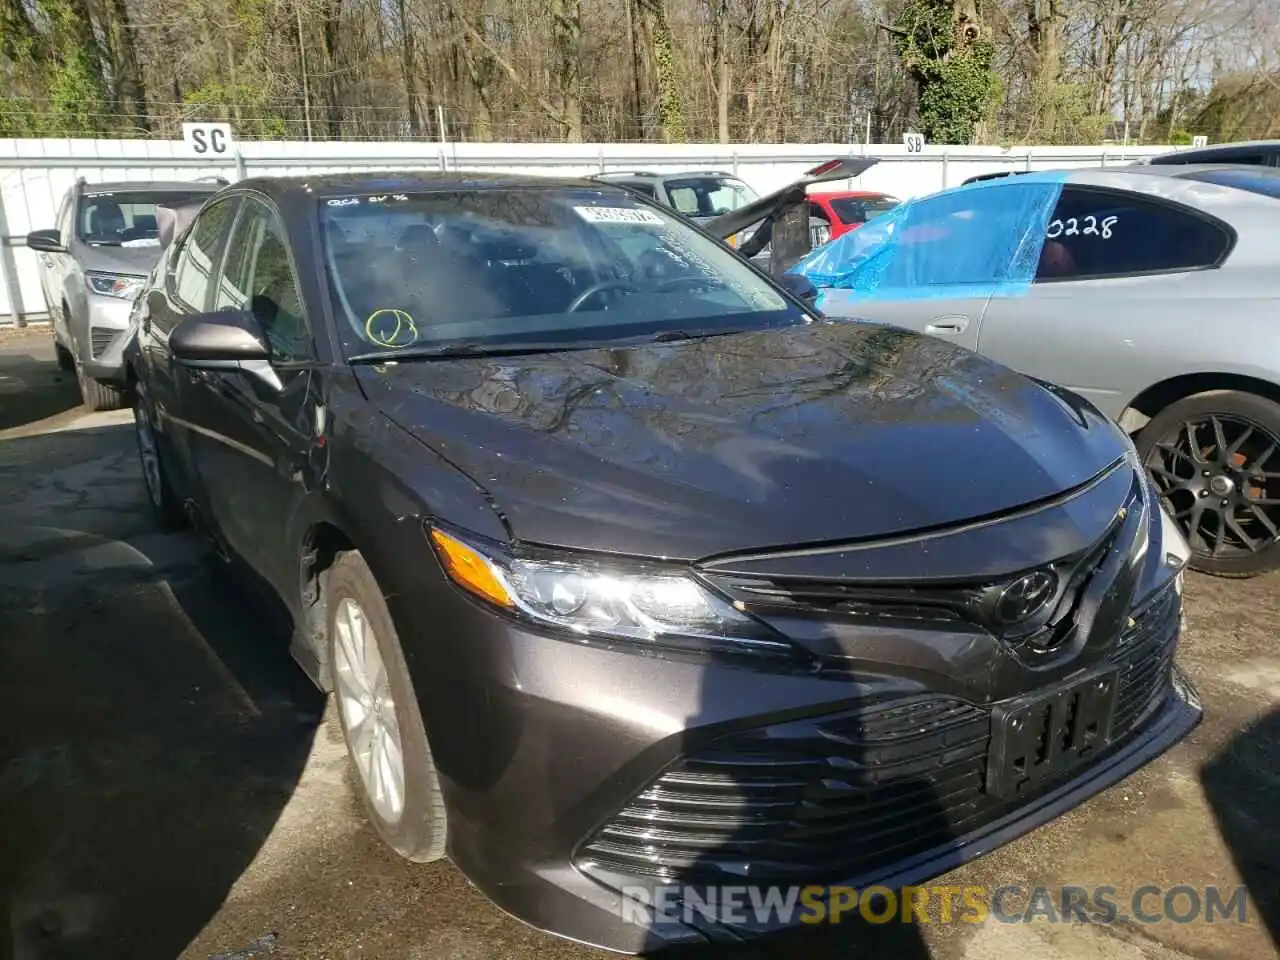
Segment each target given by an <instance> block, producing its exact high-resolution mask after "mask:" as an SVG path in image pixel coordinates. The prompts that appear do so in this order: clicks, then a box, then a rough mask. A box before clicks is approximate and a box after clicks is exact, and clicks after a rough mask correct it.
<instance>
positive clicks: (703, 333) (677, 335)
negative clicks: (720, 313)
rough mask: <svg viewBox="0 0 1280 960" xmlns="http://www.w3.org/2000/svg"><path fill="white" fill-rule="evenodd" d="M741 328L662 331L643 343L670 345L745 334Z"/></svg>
mask: <svg viewBox="0 0 1280 960" xmlns="http://www.w3.org/2000/svg"><path fill="white" fill-rule="evenodd" d="M745 332H746V331H744V330H743V329H741V328H737V327H730V328H728V329H724V330H722V329H720V328H718V327H717V328H714V329H710V330H663V331H661V332H659V333H655V334H654V335H653V336H652V337H646V338H645V340H644V342H645V343H672V342H674V341H677V340H703V339H705V338H707V337H723V336H725V335H726V334H730V333H745Z"/></svg>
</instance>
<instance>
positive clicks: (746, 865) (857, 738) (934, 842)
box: [579, 590, 1181, 882]
mask: <svg viewBox="0 0 1280 960" xmlns="http://www.w3.org/2000/svg"><path fill="white" fill-rule="evenodd" d="M1180 609H1181V606H1180V604H1179V603H1178V597H1177V595H1176V594H1175V593H1174V591H1173V590H1167V591H1165V592H1164V593H1163V594H1162V595H1161V596H1160V597H1158V598H1157V599H1156V600H1155V601H1154V602H1153V603H1151V604H1149V605H1148V606H1147V607H1146V608H1145V609H1144V610H1143V611H1141V612H1140V613H1138V614H1137V615H1135V616H1134V617H1133V618H1132V619H1133V623H1132V624H1131V625H1129V627H1128V628H1127V629H1126V631H1125V632H1124V634H1123V636H1122V637H1121V638H1120V640H1119V642H1118V644H1117V646H1116V650H1115V653H1114V655H1113V656H1114V659H1115V661H1116V662H1122V663H1127V666H1126V667H1125V668H1124V670H1123V673H1122V675H1121V679H1120V688H1119V691H1118V695H1117V702H1116V712H1115V718H1114V721H1113V743H1112V746H1111V747H1110V748H1109V749H1117V748H1118V747H1119V746H1120V744H1121V743H1123V742H1124V741H1125V740H1127V739H1128V738H1129V737H1130V736H1132V735H1133V733H1134V732H1135V731H1136V730H1137V729H1138V728H1139V726H1140V724H1141V721H1143V720H1144V719H1145V718H1146V717H1147V716H1148V715H1149V714H1150V712H1151V711H1152V710H1153V709H1154V708H1155V707H1157V706H1158V704H1159V703H1160V702H1161V701H1162V700H1163V698H1164V695H1165V694H1166V693H1167V690H1168V687H1169V668H1170V664H1171V662H1172V655H1173V649H1174V646H1175V644H1176V640H1177V633H1178V616H1179V611H1180ZM990 739H991V717H990V713H989V711H988V710H987V709H986V708H984V707H979V706H977V705H974V704H971V703H967V702H965V701H962V700H959V699H955V698H950V697H940V696H918V697H913V698H910V699H903V700H893V701H887V702H881V703H878V704H875V705H872V706H869V707H864V708H861V709H858V710H855V711H849V712H846V713H840V714H835V715H827V716H824V717H819V718H816V719H808V720H801V721H796V722H793V723H788V724H780V725H778V726H774V727H767V728H760V729H756V730H750V731H746V732H742V733H737V734H734V735H732V736H729V737H726V738H723V739H721V740H718V741H716V742H714V743H713V744H711V745H710V746H708V747H707V748H705V749H702V750H699V751H697V752H696V753H694V754H692V755H690V756H687V757H684V758H682V759H681V760H679V761H678V762H677V763H675V764H674V765H673V766H671V767H669V768H668V769H667V771H666V772H665V773H663V774H662V775H661V776H660V777H659V778H658V779H657V780H656V781H654V782H653V783H652V784H651V785H650V786H649V787H648V788H647V789H646V790H644V791H643V792H642V793H640V794H638V795H637V796H636V797H634V798H633V799H632V801H631V802H630V803H628V804H627V805H626V806H625V807H624V808H623V809H622V810H620V811H619V812H618V813H617V814H616V815H615V816H613V817H612V818H611V819H610V820H609V821H608V822H607V823H606V824H605V825H604V826H603V827H602V828H601V829H600V830H599V831H598V832H597V833H596V834H595V835H594V836H593V837H591V839H590V840H589V841H588V842H587V843H586V844H585V845H584V846H583V848H582V849H581V851H580V854H579V863H580V865H581V866H582V867H583V869H585V870H587V871H588V872H590V871H592V870H601V871H605V872H608V873H615V874H622V875H630V876H650V877H658V878H662V879H665V880H673V879H678V880H686V881H693V880H698V879H702V880H707V881H712V882H714V881H715V880H723V879H726V878H736V879H738V880H743V879H750V880H752V881H753V882H754V881H779V882H781V881H793V882H799V881H812V882H823V881H824V880H827V881H829V880H836V879H852V878H855V877H859V876H862V875H864V874H865V873H867V872H869V871H873V870H875V869H883V868H884V867H885V866H886V865H887V864H890V863H893V862H896V861H900V860H902V859H905V858H907V857H910V856H914V855H916V854H921V853H925V852H927V851H929V850H931V849H934V848H937V847H942V846H945V845H946V844H947V843H949V842H950V841H952V840H953V839H954V838H956V837H959V836H962V835H964V834H966V833H969V832H971V831H973V830H975V829H977V828H979V827H981V826H982V825H983V824H984V823H988V822H990V821H992V820H994V819H996V818H998V817H1000V816H1002V815H1004V814H1006V813H1008V812H1010V811H1012V810H1014V809H1016V808H1017V807H1018V806H1020V805H1022V804H1024V803H1026V802H1027V800H1028V797H1026V796H1020V797H1017V798H1014V799H1012V800H996V799H995V798H993V797H990V796H988V795H987V794H986V793H985V792H984V784H985V777H986V756H987V750H988V747H989V745H990ZM1078 772H1079V771H1078V770H1076V771H1068V772H1067V773H1065V774H1064V775H1063V778H1060V779H1059V780H1058V781H1050V782H1048V783H1046V784H1045V786H1044V787H1043V788H1041V789H1051V788H1052V787H1053V786H1056V785H1057V783H1059V782H1061V779H1068V778H1070V777H1071V776H1074V775H1076V774H1078Z"/></svg>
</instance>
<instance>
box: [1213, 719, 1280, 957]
mask: <svg viewBox="0 0 1280 960" xmlns="http://www.w3.org/2000/svg"><path fill="white" fill-rule="evenodd" d="M1278 743H1280V709H1274V710H1271V711H1270V712H1269V713H1267V714H1265V715H1263V716H1262V717H1261V718H1260V719H1259V720H1257V722H1255V723H1252V724H1250V725H1249V726H1247V727H1245V728H1244V729H1243V730H1241V731H1240V732H1239V733H1237V734H1236V735H1235V736H1233V737H1232V738H1231V739H1230V740H1229V741H1228V742H1227V743H1226V745H1225V746H1224V747H1223V748H1222V749H1221V750H1219V751H1218V753H1217V754H1215V755H1214V756H1213V757H1212V758H1211V759H1210V760H1209V761H1208V762H1207V763H1205V765H1204V766H1203V767H1202V768H1201V770H1200V781H1201V783H1202V784H1203V785H1204V792H1205V796H1206V797H1207V798H1208V800H1209V805H1210V807H1212V808H1213V815H1214V817H1215V818H1216V819H1217V821H1218V830H1219V832H1220V833H1221V834H1222V839H1223V842H1224V843H1225V844H1226V845H1227V848H1228V849H1229V850H1230V851H1231V857H1232V859H1233V860H1234V861H1235V866H1236V870H1238V871H1239V873H1240V877H1241V879H1242V880H1243V881H1244V884H1245V886H1246V887H1247V888H1248V889H1249V893H1250V895H1251V896H1252V898H1253V903H1254V904H1255V905H1256V907H1257V911H1258V914H1259V915H1260V916H1259V917H1258V918H1257V919H1260V920H1261V922H1262V923H1263V925H1265V927H1266V929H1267V932H1268V933H1269V934H1270V935H1271V942H1272V944H1273V945H1274V946H1276V947H1277V948H1280V861H1277V859H1276V852H1277V851H1280V818H1277V816H1276V810H1277V808H1278V807H1280V766H1278V765H1277V763H1276V759H1277V756H1276V744H1278ZM1250 919H1251V920H1254V919H1255V918H1253V917H1251V918H1250Z"/></svg>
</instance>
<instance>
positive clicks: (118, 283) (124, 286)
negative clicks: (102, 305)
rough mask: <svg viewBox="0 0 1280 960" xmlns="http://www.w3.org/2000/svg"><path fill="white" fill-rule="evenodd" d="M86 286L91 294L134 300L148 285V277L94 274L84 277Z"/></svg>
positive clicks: (87, 274)
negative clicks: (145, 285)
mask: <svg viewBox="0 0 1280 960" xmlns="http://www.w3.org/2000/svg"><path fill="white" fill-rule="evenodd" d="M84 282H85V286H87V287H88V288H89V292H90V293H98V294H101V295H102V296H104V297H116V298H118V299H120V300H132V299H133V298H134V297H135V296H137V294H138V292H139V291H140V290H141V289H142V287H143V285H144V284H146V282H147V278H146V277H130V276H124V275H122V274H118V273H94V272H89V273H86V274H85V275H84Z"/></svg>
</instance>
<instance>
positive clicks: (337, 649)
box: [334, 597, 405, 824]
mask: <svg viewBox="0 0 1280 960" xmlns="http://www.w3.org/2000/svg"><path fill="white" fill-rule="evenodd" d="M334 630H335V631H336V636H335V637H334V688H335V691H336V693H337V697H338V709H339V710H340V711H341V713H342V723H343V729H344V730H345V731H346V738H347V749H348V750H349V751H350V753H351V758H352V761H353V762H354V764H355V767H356V770H357V772H358V773H359V774H360V780H361V783H362V784H363V786H364V790H365V794H366V795H367V796H368V798H369V801H370V803H372V805H373V808H374V810H375V811H377V813H378V816H380V817H381V818H382V819H383V820H385V821H386V822H387V823H391V824H394V823H397V822H399V820H400V818H401V817H402V816H403V815H404V802H405V772H404V748H403V741H402V739H401V735H400V722H399V720H398V719H397V716H396V704H395V699H394V697H393V695H392V691H391V680H390V677H389V676H388V675H387V669H386V664H385V663H383V660H382V654H381V652H380V651H379V649H378V641H377V638H376V637H375V636H374V632H373V626H372V624H370V623H369V618H368V617H367V616H365V613H364V610H362V609H361V607H360V605H359V604H358V603H356V601H355V600H353V599H351V598H350V597H344V598H343V599H342V601H341V603H340V605H339V607H338V610H337V613H336V615H335V617H334Z"/></svg>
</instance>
